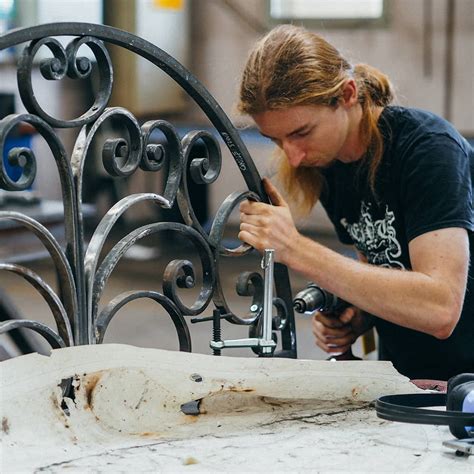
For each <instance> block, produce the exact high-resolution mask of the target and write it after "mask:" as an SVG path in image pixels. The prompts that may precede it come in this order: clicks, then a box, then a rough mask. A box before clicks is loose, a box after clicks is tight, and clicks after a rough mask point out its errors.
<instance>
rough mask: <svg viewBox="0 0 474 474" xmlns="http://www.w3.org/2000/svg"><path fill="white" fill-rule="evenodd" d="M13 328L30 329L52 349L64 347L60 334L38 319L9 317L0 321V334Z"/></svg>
mask: <svg viewBox="0 0 474 474" xmlns="http://www.w3.org/2000/svg"><path fill="white" fill-rule="evenodd" d="M14 329H31V330H33V331H35V332H37V333H38V334H40V335H41V336H43V337H44V338H45V339H46V341H48V343H49V345H50V346H51V347H52V348H53V349H60V348H61V347H66V343H65V342H64V341H63V339H62V338H61V336H59V335H58V334H56V333H55V332H54V331H53V330H52V329H51V328H49V327H48V326H46V325H45V324H42V323H39V322H38V321H32V320H30V319H11V320H9V321H4V322H2V323H0V334H6V333H7V332H10V331H13V330H14Z"/></svg>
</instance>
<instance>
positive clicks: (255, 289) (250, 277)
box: [232, 272, 263, 325]
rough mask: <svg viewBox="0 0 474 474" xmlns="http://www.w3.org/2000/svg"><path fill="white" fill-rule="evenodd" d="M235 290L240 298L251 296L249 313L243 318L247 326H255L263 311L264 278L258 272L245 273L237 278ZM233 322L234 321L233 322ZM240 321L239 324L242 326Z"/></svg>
mask: <svg viewBox="0 0 474 474" xmlns="http://www.w3.org/2000/svg"><path fill="white" fill-rule="evenodd" d="M235 290H236V292H237V294H238V295H239V296H251V297H252V303H251V304H250V309H249V313H248V314H247V316H246V317H244V318H241V319H242V322H245V324H248V325H250V324H254V323H255V321H256V320H257V319H258V318H259V316H260V315H261V313H262V311H263V277H262V275H260V273H257V272H243V273H241V274H240V275H239V277H238V278H237V283H236V285H235ZM232 322H233V321H232ZM242 322H240V321H239V324H242Z"/></svg>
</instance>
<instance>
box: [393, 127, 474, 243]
mask: <svg viewBox="0 0 474 474" xmlns="http://www.w3.org/2000/svg"><path fill="white" fill-rule="evenodd" d="M402 162H403V166H402V170H401V174H400V176H401V178H400V200H401V205H402V209H403V210H404V212H403V214H404V220H405V229H406V235H407V239H408V241H410V240H412V239H414V238H415V237H417V236H419V235H421V234H424V233H426V232H430V231H433V230H437V229H443V228H447V227H462V228H465V229H467V230H469V231H472V230H474V215H473V208H472V184H471V166H470V159H469V154H467V153H466V151H465V150H464V149H463V148H462V147H461V146H460V145H459V143H457V142H456V141H455V140H454V139H452V138H451V137H449V136H447V135H429V136H427V137H425V138H423V139H421V140H419V141H418V142H417V143H416V145H413V146H412V147H411V149H410V150H409V152H407V153H406V155H405V156H404V157H403V160H402Z"/></svg>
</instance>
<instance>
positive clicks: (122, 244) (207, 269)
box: [92, 222, 215, 322]
mask: <svg viewBox="0 0 474 474" xmlns="http://www.w3.org/2000/svg"><path fill="white" fill-rule="evenodd" d="M163 231H174V232H178V233H180V234H183V235H185V236H186V237H188V238H189V240H190V241H191V242H192V243H193V244H194V246H195V247H196V249H197V251H198V253H199V257H200V260H201V264H202V274H203V282H202V287H201V291H200V292H199V296H198V298H197V300H196V301H195V303H194V304H193V305H192V306H191V307H187V306H186V305H185V304H184V303H182V302H181V300H180V299H179V297H177V296H176V292H171V294H167V292H168V291H169V286H170V285H174V284H175V282H171V283H170V282H166V281H165V279H164V281H163V290H164V293H165V296H167V297H168V298H170V299H171V298H172V297H173V296H176V298H175V299H174V300H173V303H174V304H175V305H176V306H177V307H178V308H179V310H180V311H181V312H182V313H183V314H192V315H194V314H199V313H202V312H203V311H204V310H205V309H206V307H207V306H208V305H209V302H210V301H211V298H212V292H213V288H214V283H215V267H214V261H213V257H212V253H211V251H210V249H209V246H208V244H207V242H206V241H205V240H204V239H203V237H202V236H201V234H199V232H197V231H196V230H194V229H192V228H190V227H188V226H186V225H184V224H179V223H175V222H158V223H154V224H148V225H145V226H142V227H140V228H138V229H135V230H134V231H132V232H130V233H129V234H128V235H126V236H125V237H124V238H123V239H122V240H120V241H119V242H118V243H117V244H116V245H115V246H114V247H113V249H112V250H111V251H110V252H109V253H108V254H107V256H106V257H105V258H104V260H103V262H102V264H101V265H100V267H99V269H98V270H97V272H96V274H95V278H94V285H93V291H92V321H93V322H94V321H95V319H96V317H95V315H96V314H97V308H98V304H99V300H100V297H101V295H102V292H103V289H104V287H105V284H106V283H107V280H108V278H109V277H110V274H111V273H112V271H113V269H114V268H115V266H116V265H117V263H118V261H119V260H120V259H121V258H122V256H123V255H124V254H125V253H126V252H127V250H128V249H129V248H130V247H131V246H132V245H134V244H135V243H136V242H138V241H139V240H141V239H143V238H144V237H147V236H149V235H153V234H155V233H157V232H163ZM173 276H174V275H173ZM176 284H178V283H176Z"/></svg>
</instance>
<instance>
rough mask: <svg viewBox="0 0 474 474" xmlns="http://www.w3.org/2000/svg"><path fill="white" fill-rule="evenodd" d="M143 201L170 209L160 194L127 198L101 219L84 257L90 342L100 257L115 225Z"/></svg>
mask: <svg viewBox="0 0 474 474" xmlns="http://www.w3.org/2000/svg"><path fill="white" fill-rule="evenodd" d="M143 201H152V202H155V203H158V204H159V205H160V206H163V207H169V202H168V201H167V200H166V199H165V198H163V197H162V196H160V195H158V194H152V193H143V194H132V195H130V196H126V197H124V198H123V199H121V200H120V201H119V202H117V203H116V204H115V205H114V206H113V207H111V208H110V209H109V210H108V211H107V213H106V214H105V215H104V217H103V218H102V219H101V221H100V223H99V225H98V226H97V227H96V229H95V231H94V233H93V235H92V238H91V240H90V242H89V245H88V247H87V250H86V254H85V257H84V277H85V283H84V285H85V290H86V294H87V314H88V317H89V320H88V321H89V322H88V325H87V327H88V328H90V331H91V333H90V334H89V338H90V340H92V337H93V334H92V327H93V321H94V319H95V313H94V311H93V309H92V300H93V296H92V295H93V290H94V277H95V274H96V270H97V265H98V262H99V257H100V254H101V252H102V249H103V248H104V244H105V242H106V240H107V237H108V236H109V234H110V231H111V230H112V228H113V226H114V224H115V223H116V222H117V220H118V219H119V218H120V217H121V216H122V215H123V213H124V212H125V211H127V210H128V209H130V208H131V207H132V206H133V205H134V204H137V203H139V202H143Z"/></svg>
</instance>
